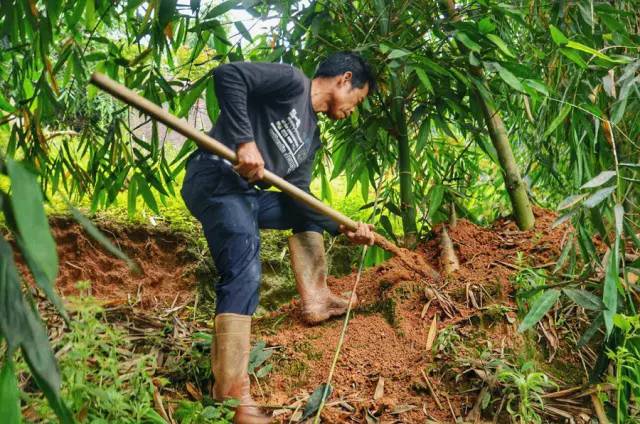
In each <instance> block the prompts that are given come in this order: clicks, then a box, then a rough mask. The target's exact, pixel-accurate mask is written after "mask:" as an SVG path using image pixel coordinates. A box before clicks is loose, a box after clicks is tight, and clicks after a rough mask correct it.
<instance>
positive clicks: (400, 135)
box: [391, 75, 417, 246]
mask: <svg viewBox="0 0 640 424" xmlns="http://www.w3.org/2000/svg"><path fill="white" fill-rule="evenodd" d="M391 84H392V89H391V92H392V93H393V99H392V116H393V121H394V122H393V123H394V127H395V130H396V138H397V140H398V172H399V174H400V212H401V213H402V228H403V230H404V237H405V244H406V245H407V246H413V245H414V244H415V243H416V234H417V227H416V208H415V202H414V198H413V181H412V179H411V156H410V150H409V136H408V134H407V121H406V116H405V109H404V96H402V88H401V85H400V81H399V80H398V77H397V76H396V75H393V76H392V77H391Z"/></svg>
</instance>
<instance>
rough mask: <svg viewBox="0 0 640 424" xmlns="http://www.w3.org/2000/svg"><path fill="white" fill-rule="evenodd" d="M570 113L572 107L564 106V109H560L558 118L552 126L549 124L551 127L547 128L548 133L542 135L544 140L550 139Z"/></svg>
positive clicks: (552, 122)
mask: <svg viewBox="0 0 640 424" xmlns="http://www.w3.org/2000/svg"><path fill="white" fill-rule="evenodd" d="M570 111H571V105H569V104H565V105H564V106H562V109H560V112H559V113H558V116H556V117H555V118H554V119H553V121H551V124H549V126H548V127H547V129H546V131H545V132H544V134H543V135H542V138H547V137H549V136H550V135H551V133H552V132H554V131H555V129H556V128H558V126H559V125H560V124H561V123H562V121H564V118H566V117H567V115H568V114H569V112H570Z"/></svg>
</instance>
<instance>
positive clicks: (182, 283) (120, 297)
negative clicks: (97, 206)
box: [18, 217, 198, 308]
mask: <svg viewBox="0 0 640 424" xmlns="http://www.w3.org/2000/svg"><path fill="white" fill-rule="evenodd" d="M50 226H51V230H52V233H53V236H54V239H55V241H56V246H57V251H58V258H59V264H60V266H59V272H58V278H57V280H56V286H57V288H58V291H59V292H60V294H62V295H63V296H68V295H75V294H79V293H80V290H79V289H78V287H77V285H78V282H79V281H88V282H90V283H91V286H90V290H89V293H90V294H91V295H93V296H94V297H96V298H98V299H100V300H101V301H103V302H104V304H105V305H106V306H109V305H112V306H113V305H118V304H124V303H129V304H136V305H138V306H140V307H144V308H152V307H154V306H157V307H167V306H170V305H172V304H181V303H185V302H186V301H187V300H189V299H192V298H193V296H194V294H195V290H194V289H195V287H196V285H197V280H196V276H195V268H196V265H197V264H196V262H197V260H198V258H197V255H195V254H194V253H193V252H191V251H190V247H189V241H188V240H187V239H186V238H185V237H184V236H182V235H180V234H176V233H174V232H170V231H166V230H156V231H153V230H150V229H148V228H142V227H140V228H128V227H118V226H115V225H109V226H100V229H101V230H102V231H103V233H104V234H105V235H106V236H107V237H108V238H109V239H110V240H111V241H112V243H113V244H114V245H115V246H117V247H118V248H119V249H120V250H122V251H123V252H124V253H126V254H127V255H128V256H129V257H130V258H131V259H132V260H133V261H134V262H135V263H136V265H137V266H138V270H137V271H134V270H131V269H129V268H128V267H127V266H126V264H125V263H124V261H122V260H120V259H118V258H115V257H114V256H113V255H111V254H110V253H109V252H107V251H106V250H105V249H104V248H102V246H101V245H100V244H99V243H98V242H97V241H96V240H94V239H93V238H91V236H89V235H88V234H87V233H86V232H85V230H84V229H83V228H82V226H80V225H79V224H78V223H77V222H76V221H74V220H73V219H71V218H65V217H54V218H52V219H51V220H50ZM18 266H19V268H20V269H21V271H22V272H23V275H26V269H25V267H24V265H23V264H22V262H21V261H20V260H19V261H18ZM83 292H86V291H83Z"/></svg>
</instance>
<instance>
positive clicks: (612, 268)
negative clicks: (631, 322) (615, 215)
mask: <svg viewBox="0 0 640 424" xmlns="http://www.w3.org/2000/svg"><path fill="white" fill-rule="evenodd" d="M618 245H619V238H616V242H615V243H614V248H613V250H611V251H610V252H611V253H610V254H609V261H608V263H607V269H606V274H605V277H604V288H603V292H602V303H604V306H605V308H606V309H605V310H604V312H603V313H602V315H603V317H604V326H605V328H606V332H607V336H609V335H610V334H611V331H612V330H613V317H614V315H615V314H616V312H617V311H618Z"/></svg>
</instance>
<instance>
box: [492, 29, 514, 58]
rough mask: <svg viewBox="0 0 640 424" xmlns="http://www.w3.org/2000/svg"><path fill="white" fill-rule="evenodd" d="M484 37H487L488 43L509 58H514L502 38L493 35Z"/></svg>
mask: <svg viewBox="0 0 640 424" xmlns="http://www.w3.org/2000/svg"><path fill="white" fill-rule="evenodd" d="M485 37H487V38H488V39H489V41H491V42H492V43H493V44H495V45H496V46H498V48H499V49H500V50H501V51H502V53H504V54H506V55H507V56H509V57H515V55H514V54H513V53H511V50H509V47H508V46H507V43H505V42H504V41H502V38H500V37H498V36H497V35H495V34H487V35H485Z"/></svg>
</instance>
